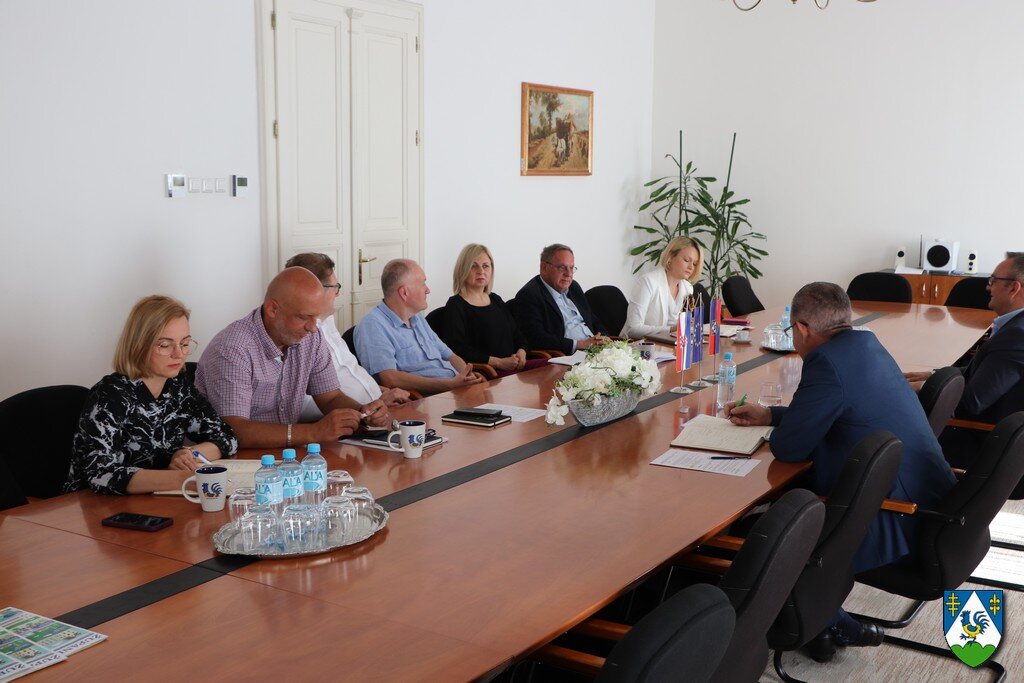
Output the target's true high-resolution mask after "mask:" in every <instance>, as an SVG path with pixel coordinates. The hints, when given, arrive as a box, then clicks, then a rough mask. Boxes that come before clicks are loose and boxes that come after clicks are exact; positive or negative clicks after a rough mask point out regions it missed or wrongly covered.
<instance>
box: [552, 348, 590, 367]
mask: <svg viewBox="0 0 1024 683" xmlns="http://www.w3.org/2000/svg"><path fill="white" fill-rule="evenodd" d="M586 359H587V352H586V351H577V352H576V353H574V354H572V355H571V356H559V357H558V358H549V359H548V362H549V363H555V364H557V365H576V364H577V363H582V362H583V361H585V360H586Z"/></svg>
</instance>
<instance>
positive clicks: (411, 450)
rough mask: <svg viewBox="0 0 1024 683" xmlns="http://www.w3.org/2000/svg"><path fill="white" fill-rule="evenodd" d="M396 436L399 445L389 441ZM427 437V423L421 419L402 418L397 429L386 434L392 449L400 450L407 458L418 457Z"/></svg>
mask: <svg viewBox="0 0 1024 683" xmlns="http://www.w3.org/2000/svg"><path fill="white" fill-rule="evenodd" d="M394 436H398V438H399V441H398V443H399V445H398V446H396V445H395V444H393V443H391V439H392V438H393V437H394ZM426 438H427V423H426V422H424V421H423V420H404V421H402V422H399V423H398V429H396V430H395V431H393V432H391V433H390V434H388V446H391V449H392V450H395V451H402V453H404V454H405V457H407V458H418V457H420V456H421V455H423V442H424V441H425V440H426Z"/></svg>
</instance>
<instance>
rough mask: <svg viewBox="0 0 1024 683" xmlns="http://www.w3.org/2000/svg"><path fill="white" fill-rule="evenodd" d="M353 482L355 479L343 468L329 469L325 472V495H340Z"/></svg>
mask: <svg viewBox="0 0 1024 683" xmlns="http://www.w3.org/2000/svg"><path fill="white" fill-rule="evenodd" d="M355 483H356V480H355V479H353V478H352V475H351V474H349V473H348V472H346V471H345V470H331V471H330V472H328V473H327V497H328V498H330V497H331V496H340V495H341V494H343V493H345V489H347V488H348V487H349V486H352V485H353V484H355Z"/></svg>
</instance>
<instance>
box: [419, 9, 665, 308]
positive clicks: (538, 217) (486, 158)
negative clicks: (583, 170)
mask: <svg viewBox="0 0 1024 683" xmlns="http://www.w3.org/2000/svg"><path fill="white" fill-rule="evenodd" d="M423 5H424V36H425V44H424V60H425V61H424V66H425V75H424V80H425V84H424V85H425V91H426V111H425V128H426V137H425V140H424V142H425V145H426V147H425V157H426V209H425V210H426V219H425V224H426V240H425V245H424V252H425V254H426V265H427V267H426V271H427V281H428V284H429V285H430V286H431V288H432V293H431V295H430V306H431V307H436V306H440V305H443V304H444V302H445V301H446V300H447V298H448V297H449V296H451V279H452V267H453V266H454V264H455V258H456V256H457V255H458V252H459V249H461V248H462V246H463V245H465V244H466V243H469V242H483V243H484V244H486V245H487V246H488V247H489V248H490V249H491V251H492V253H493V254H494V258H495V262H496V268H495V275H496V277H495V291H496V292H497V293H498V294H500V295H502V296H503V297H505V298H508V297H512V296H515V293H516V291H518V289H519V288H520V287H521V286H522V285H523V284H525V282H526V281H527V280H528V279H529V278H531V277H533V276H534V275H536V274H537V272H538V266H539V263H540V258H539V256H540V250H541V248H542V247H543V246H545V245H547V244H550V243H552V242H563V243H566V244H568V245H570V246H571V247H572V248H573V250H574V252H575V253H576V264H577V266H578V267H579V269H580V270H579V272H578V273H577V276H578V279H579V281H580V282H581V283H582V285H583V286H584V287H585V288H588V287H591V286H594V285H598V284H618V285H624V284H625V283H627V282H628V281H629V273H630V270H631V264H630V259H629V257H628V256H627V255H626V252H627V250H628V246H629V245H630V240H631V235H629V234H628V233H629V232H632V230H630V226H632V224H633V219H634V218H635V217H636V215H637V214H636V207H637V206H639V205H640V203H641V202H640V201H639V197H640V188H641V186H642V184H643V182H644V181H645V180H646V179H647V175H648V173H649V172H650V166H651V153H650V140H651V97H652V90H651V88H652V78H653V68H652V64H653V57H654V51H653V37H654V2H653V0H642V1H640V0H633V1H630V0H600V1H595V0H562V1H560V2H549V1H546V0H524V1H521V2H507V3H495V2H465V0H425V1H424V2H423ZM524 81H525V82H528V83H541V84H545V85H558V86H563V87H570V88H581V89H584V90H593V91H594V131H593V151H594V174H593V175H592V176H580V177H572V176H565V177H546V176H520V175H519V151H520V150H519V130H520V118H521V116H520V102H521V84H522V83H523V82H524Z"/></svg>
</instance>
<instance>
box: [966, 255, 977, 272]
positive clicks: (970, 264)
mask: <svg viewBox="0 0 1024 683" xmlns="http://www.w3.org/2000/svg"><path fill="white" fill-rule="evenodd" d="M967 272H968V273H970V274H971V275H974V274H975V273H977V272H978V251H977V249H970V250H968V252H967Z"/></svg>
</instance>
